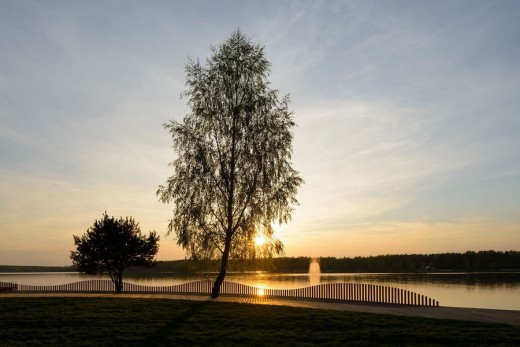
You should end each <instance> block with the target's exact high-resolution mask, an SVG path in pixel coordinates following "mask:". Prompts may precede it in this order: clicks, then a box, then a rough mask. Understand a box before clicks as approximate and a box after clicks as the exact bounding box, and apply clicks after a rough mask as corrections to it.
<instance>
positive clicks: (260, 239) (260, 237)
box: [255, 235, 266, 247]
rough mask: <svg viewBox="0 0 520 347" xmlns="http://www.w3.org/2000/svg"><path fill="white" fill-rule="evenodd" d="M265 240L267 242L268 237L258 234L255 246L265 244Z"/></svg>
mask: <svg viewBox="0 0 520 347" xmlns="http://www.w3.org/2000/svg"><path fill="white" fill-rule="evenodd" d="M265 242H266V239H265V236H264V235H257V236H256V237H255V246H257V247H261V246H263V245H264V243H265Z"/></svg>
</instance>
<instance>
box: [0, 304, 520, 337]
mask: <svg viewBox="0 0 520 347" xmlns="http://www.w3.org/2000/svg"><path fill="white" fill-rule="evenodd" d="M317 344H319V345H361V346H370V345H378V344H388V345H399V346H403V345H443V346H445V345H459V346H468V345H500V344H502V345H507V346H512V345H517V346H518V345H520V327H517V326H508V325H499V324H484V323H474V322H463V321H450V320H437V319H420V318H409V317H399V316H388V315H373V314H362V313H351V312H342V311H326V310H316V309H305V308H294V307H278V306H267V305H265V306H264V305H247V304H236V303H224V302H192V301H181V300H164V299H128V298H17V297H16V296H13V297H8V298H0V345H1V346H16V345H24V346H25V345H53V346H63V345H70V346H72V345H74V346H77V345H93V346H102V345H117V346H125V345H145V346H154V345H223V346H229V345H249V346H250V345H292V346H305V345H317Z"/></svg>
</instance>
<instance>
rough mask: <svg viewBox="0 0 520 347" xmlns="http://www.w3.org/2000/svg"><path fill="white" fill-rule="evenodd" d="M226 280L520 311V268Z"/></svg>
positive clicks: (65, 277)
mask: <svg viewBox="0 0 520 347" xmlns="http://www.w3.org/2000/svg"><path fill="white" fill-rule="evenodd" d="M215 277H216V274H206V275H203V276H196V277H195V276H191V277H182V276H172V275H166V274H165V275H161V276H155V277H129V276H128V277H124V279H123V280H124V281H125V282H129V283H135V284H142V285H153V286H167V285H175V284H182V283H186V282H192V281H199V280H202V279H210V280H214V279H215ZM105 278H108V276H88V275H83V274H79V273H16V274H13V273H4V274H1V273H0V282H13V283H18V284H32V285H56V284H66V283H72V282H77V281H84V280H89V279H105ZM226 281H231V282H238V283H243V284H247V285H251V286H255V287H261V288H272V289H291V288H303V287H306V286H310V285H315V284H325V283H342V282H350V283H370V284H379V285H386V286H392V287H397V288H402V289H406V290H410V291H413V292H416V293H419V294H422V295H426V296H428V297H430V298H433V299H435V300H438V301H439V302H440V305H441V306H453V307H476V308H493V309H504V310H520V272H500V273H428V274H415V273H410V274H373V273H370V274H368V273H367V274H349V273H341V274H313V275H308V274H270V273H247V274H244V273H228V275H227V276H226Z"/></svg>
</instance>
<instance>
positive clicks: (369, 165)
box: [0, 0, 520, 265]
mask: <svg viewBox="0 0 520 347" xmlns="http://www.w3.org/2000/svg"><path fill="white" fill-rule="evenodd" d="M518 18H520V1H515V0H511V1H500V0H496V1H477V0H470V1H365V0H364V1H88V2H84V1H54V0H48V1H17V0H2V1H0V122H1V127H0V182H1V183H0V264H20V265H28V264H36V265H66V264H70V260H69V253H70V251H71V250H72V249H73V248H74V244H73V237H72V236H73V235H80V234H83V233H84V232H85V231H86V230H87V229H88V227H89V226H90V225H92V224H93V222H94V220H96V219H99V218H101V216H102V213H103V212H104V211H107V212H108V214H109V215H114V216H116V217H118V216H133V217H134V218H135V219H136V220H137V221H138V222H139V223H140V225H141V229H142V231H143V232H148V231H150V230H156V231H157V232H158V233H159V235H160V236H161V242H160V244H161V248H160V251H159V256H158V258H159V259H161V260H165V259H181V258H183V257H184V255H183V252H182V250H181V249H180V248H179V247H177V246H176V244H175V240H174V238H173V237H172V236H170V237H165V233H166V228H167V222H168V219H169V218H170V215H171V210H172V206H169V205H164V204H161V203H159V202H158V200H157V197H156V196H155V191H156V189H157V186H158V185H159V184H162V183H164V182H165V180H166V178H167V177H168V176H170V175H171V174H172V172H171V168H170V167H168V166H167V164H168V163H169V162H170V161H172V160H173V159H174V156H175V154H174V152H173V149H172V147H171V146H172V140H171V138H170V136H169V134H168V132H167V131H166V130H164V129H163V128H162V124H163V123H165V122H167V121H169V120H171V119H175V120H179V121H180V120H182V118H183V117H184V115H185V114H186V113H187V112H188V111H189V110H188V108H187V106H186V100H183V99H180V97H179V95H180V93H181V92H182V91H183V90H184V88H185V87H184V82H185V73H184V66H185V64H186V62H187V60H188V57H192V58H200V59H201V60H204V59H205V58H206V57H208V56H209V55H210V54H211V52H210V46H211V45H218V44H219V43H221V42H223V41H224V40H225V39H226V38H227V37H228V36H229V35H230V34H231V33H232V32H233V31H234V30H235V29H236V28H237V27H240V28H241V29H242V31H243V32H244V33H245V34H246V35H247V36H248V37H250V38H251V39H252V41H253V42H255V43H259V44H261V45H264V46H265V53H266V57H267V59H268V60H269V61H270V62H271V64H272V69H271V76H270V80H271V82H272V86H273V88H275V89H278V90H279V91H280V93H281V94H282V95H283V94H287V93H290V95H291V100H292V103H291V107H292V109H293V111H294V116H295V120H296V123H297V128H296V129H295V131H294V135H295V138H294V143H293V150H294V157H293V165H294V167H295V168H296V169H297V170H299V171H300V173H301V176H302V178H303V179H304V180H305V184H304V185H303V186H302V187H301V188H300V190H299V194H298V199H299V201H300V206H298V207H297V208H296V210H295V212H294V214H293V220H292V222H291V223H290V224H288V225H284V226H282V227H281V228H280V232H279V236H280V238H281V239H282V241H283V242H284V243H285V246H286V255H287V256H300V255H302V256H337V257H343V256H346V257H350V256H359V255H361V256H365V255H377V254H388V253H437V252H463V251H466V250H483V249H494V250H512V249H514V250H520V44H519V38H520V21H519V20H518Z"/></svg>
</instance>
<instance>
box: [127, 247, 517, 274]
mask: <svg viewBox="0 0 520 347" xmlns="http://www.w3.org/2000/svg"><path fill="white" fill-rule="evenodd" d="M317 261H318V262H319V263H320V268H321V272H325V273H334V272H426V271H430V272H433V271H502V270H520V252H519V251H507V252H497V251H480V252H471V251H468V252H465V253H441V254H401V255H379V256H371V257H355V258H334V257H321V258H317ZM310 262H311V258H309V257H296V258H289V257H283V258H273V259H256V260H247V261H236V260H235V261H231V262H230V264H229V267H228V270H229V271H268V272H275V273H306V272H308V271H309V265H310ZM218 269H219V262H218V261H210V262H205V263H195V262H192V261H189V260H175V261H161V262H159V263H158V264H157V266H155V267H153V268H150V269H144V270H143V269H135V270H134V269H130V271H129V272H130V273H131V272H147V273H152V272H153V273H158V272H163V273H191V272H199V271H214V272H216V271H218Z"/></svg>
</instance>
